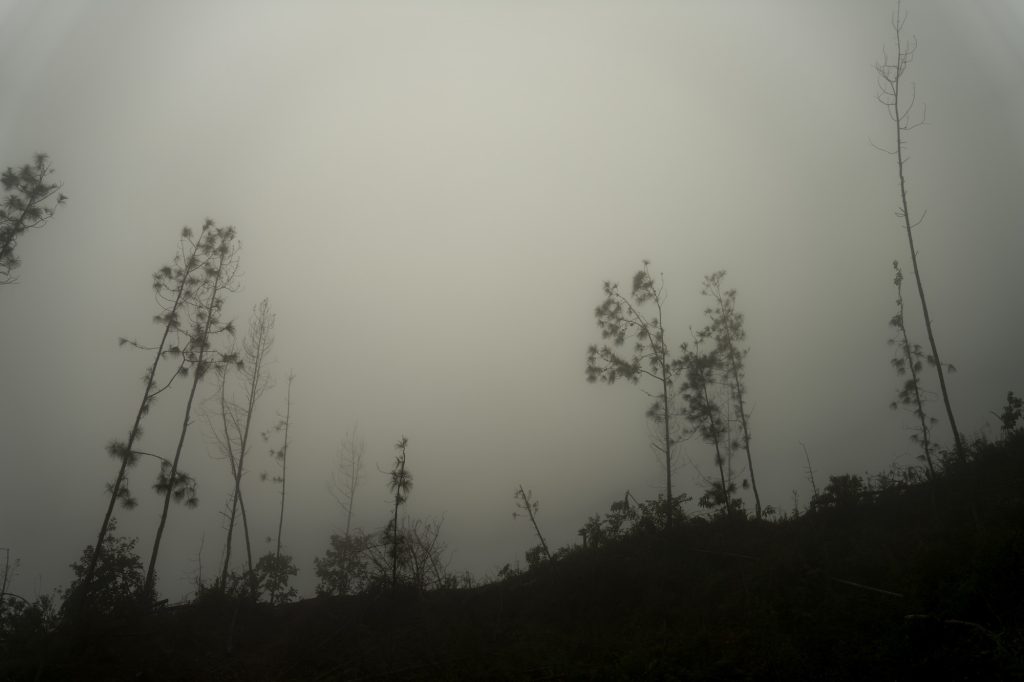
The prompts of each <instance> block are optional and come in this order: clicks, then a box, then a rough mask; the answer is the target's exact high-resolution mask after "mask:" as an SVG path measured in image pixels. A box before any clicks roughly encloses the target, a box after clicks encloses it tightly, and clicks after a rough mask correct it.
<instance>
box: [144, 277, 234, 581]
mask: <svg viewBox="0 0 1024 682" xmlns="http://www.w3.org/2000/svg"><path fill="white" fill-rule="evenodd" d="M221 263H222V265H223V260H222V261H221ZM219 284H220V272H219V271H218V273H217V275H216V276H215V278H214V281H213V286H212V287H211V289H210V301H209V303H208V304H207V306H206V311H207V315H206V323H205V324H204V325H203V335H202V337H201V338H202V341H203V343H202V345H201V346H200V348H199V356H198V357H197V358H196V363H195V369H194V370H193V375H192V389H191V390H190V391H189V393H188V401H187V402H186V403H185V417H184V418H183V419H182V422H181V434H180V435H179V436H178V447H177V448H175V450H174V460H173V461H172V462H171V470H170V474H169V477H168V486H167V492H166V493H165V494H164V504H163V509H162V510H161V512H160V524H159V525H158V526H157V530H156V537H155V538H154V540H153V550H152V552H151V553H150V555H149V567H148V568H147V569H146V583H145V586H144V587H143V595H145V596H147V597H148V596H151V595H153V594H154V583H155V581H156V558H157V555H158V554H159V553H160V541H161V539H162V538H163V534H164V527H165V526H166V525H167V514H168V511H169V509H170V506H171V496H172V495H173V493H174V485H175V483H176V482H177V477H178V463H179V462H180V461H181V451H182V448H183V447H184V446H185V435H186V434H187V433H188V425H189V420H190V419H191V417H192V402H193V401H194V400H195V397H196V389H197V388H198V387H199V382H200V381H202V379H203V375H204V374H205V372H206V368H205V366H204V365H203V361H204V359H205V357H206V350H207V344H208V343H209V334H210V328H211V326H212V325H213V320H214V318H215V317H216V316H215V315H214V307H215V301H216V300H217V294H218V292H219V291H220V287H219Z"/></svg>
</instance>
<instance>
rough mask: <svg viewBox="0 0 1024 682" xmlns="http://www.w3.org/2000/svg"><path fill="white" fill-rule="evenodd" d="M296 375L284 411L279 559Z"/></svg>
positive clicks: (290, 381)
mask: <svg viewBox="0 0 1024 682" xmlns="http://www.w3.org/2000/svg"><path fill="white" fill-rule="evenodd" d="M293 379H295V375H294V374H291V375H289V376H288V398H287V403H286V407H285V411H284V447H282V448H281V514H280V516H279V517H278V519H277V551H276V552H275V554H276V556H277V558H278V559H280V558H281V530H282V529H283V528H284V497H285V482H286V481H287V480H288V426H289V424H290V423H291V419H292V380H293Z"/></svg>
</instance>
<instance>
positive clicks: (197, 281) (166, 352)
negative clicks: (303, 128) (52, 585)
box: [72, 221, 214, 607]
mask: <svg viewBox="0 0 1024 682" xmlns="http://www.w3.org/2000/svg"><path fill="white" fill-rule="evenodd" d="M212 228H213V224H212V223H211V222H210V221H207V222H205V223H204V224H203V226H202V228H201V229H200V231H199V234H198V235H194V234H193V232H192V230H191V228H188V227H185V228H182V230H181V236H180V238H179V240H178V247H177V253H176V254H175V256H174V260H173V261H172V262H171V264H170V265H164V266H163V267H161V268H160V269H158V270H157V271H156V272H154V273H153V285H152V286H153V292H154V296H155V298H156V301H157V306H158V307H159V308H160V313H159V314H158V315H156V316H155V317H154V318H153V321H154V322H156V323H157V324H159V325H160V326H161V328H162V333H161V336H160V342H159V343H158V344H157V345H156V346H154V347H150V346H144V345H143V344H141V343H139V342H138V341H134V340H132V341H129V340H128V339H125V338H121V339H120V340H119V341H120V344H121V345H125V344H127V345H130V346H132V347H133V348H137V349H140V350H144V351H148V352H152V353H153V362H152V363H151V364H150V366H149V367H148V368H147V370H146V373H145V374H144V375H143V383H144V384H145V389H144V390H143V393H142V400H141V401H140V403H139V407H138V409H137V410H136V413H135V420H134V421H133V422H132V427H131V429H129V431H128V438H127V440H126V441H123V442H122V441H117V440H115V441H112V442H111V443H110V444H109V445H108V446H107V452H108V453H109V454H110V455H111V456H112V457H114V458H115V459H117V460H118V461H119V466H118V470H117V475H116V476H115V477H114V481H113V483H110V484H108V485H107V492H108V493H109V495H110V499H109V500H108V502H107V509H106V512H105V513H104V516H103V521H102V523H101V524H100V531H99V535H98V537H97V540H96V543H95V544H94V545H93V546H94V547H99V551H98V552H94V553H93V555H92V557H91V559H90V563H89V566H88V567H87V569H86V573H85V576H84V577H83V579H82V580H81V581H80V592H81V594H79V595H76V596H73V597H72V599H74V600H79V599H81V600H83V603H82V606H86V607H87V599H88V592H89V590H90V585H91V584H92V578H93V574H94V573H95V570H96V563H97V562H98V561H99V559H100V557H101V556H102V554H103V551H104V548H105V547H106V536H107V533H108V531H109V525H110V522H111V519H112V518H113V514H114V507H115V505H116V504H117V503H118V502H120V504H121V506H122V507H124V508H125V509H132V508H134V507H135V505H136V504H137V501H136V499H135V497H134V496H133V495H132V494H131V492H130V490H129V488H128V470H129V469H130V468H131V467H133V466H135V464H137V463H138V460H139V455H140V454H141V453H139V452H137V451H136V450H135V443H136V441H138V440H139V439H140V438H141V437H142V420H143V418H144V417H145V416H146V415H147V414H149V411H150V409H151V408H152V406H153V404H154V402H155V401H156V398H157V396H159V395H160V394H161V393H163V392H164V391H166V390H167V389H168V388H170V386H171V384H172V383H173V382H174V380H175V379H176V378H177V377H179V376H183V375H184V374H186V362H187V356H186V354H185V352H184V351H183V348H182V347H183V346H186V343H185V340H184V339H185V332H184V330H183V329H182V323H183V317H184V316H185V315H186V312H185V311H186V310H187V308H188V307H189V306H190V305H192V304H193V302H194V300H195V297H196V296H197V295H198V293H199V291H200V290H201V289H202V287H203V285H204V282H205V276H204V274H203V273H204V269H205V268H206V267H207V261H208V259H209V258H211V257H212V255H213V249H214V242H213V241H211V239H210V236H209V233H210V230H211V229H212ZM165 358H171V359H173V360H174V361H175V363H176V366H175V367H174V369H173V370H172V371H171V372H170V373H169V374H168V376H167V377H166V381H163V380H161V381H160V382H158V381H157V370H158V368H159V367H160V363H161V361H163V360H164V359H165ZM154 457H156V458H157V459H159V460H161V462H166V460H165V459H164V458H162V457H159V456H156V455H154ZM161 475H163V476H164V477H165V478H166V476H167V472H164V470H163V468H161ZM158 483H159V482H158ZM193 492H194V486H193ZM191 497H194V495H193V496H191Z"/></svg>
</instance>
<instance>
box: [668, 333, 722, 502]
mask: <svg viewBox="0 0 1024 682" xmlns="http://www.w3.org/2000/svg"><path fill="white" fill-rule="evenodd" d="M711 334H712V332H711V328H710V327H706V328H704V329H702V330H701V331H699V332H697V333H696V334H694V338H693V347H692V348H691V347H690V346H689V345H688V344H685V343H684V344H683V345H682V346H681V347H680V349H679V353H680V354H679V359H677V360H676V361H675V365H676V367H677V370H678V372H679V373H680V374H681V375H682V377H683V384H682V387H681V390H680V395H681V396H682V400H683V409H682V414H683V416H684V417H686V419H687V420H688V421H689V422H690V425H691V426H690V431H691V432H692V433H695V434H698V435H700V437H701V438H702V439H703V440H704V442H705V443H708V444H709V445H711V446H713V447H714V450H715V460H714V461H715V467H717V468H718V473H719V480H718V481H716V482H712V481H709V489H708V491H707V493H705V494H704V495H703V496H702V497H701V499H700V505H701V506H702V507H704V508H707V509H711V508H716V507H717V508H719V509H721V513H722V514H723V515H725V516H729V515H730V514H732V513H733V511H735V509H736V505H734V503H733V499H732V498H733V496H734V495H735V492H736V484H735V482H734V481H733V475H732V443H730V442H728V439H729V435H728V426H727V424H726V423H725V422H724V420H723V416H722V409H721V407H720V405H719V402H718V400H717V399H716V397H715V396H714V395H713V392H714V390H715V386H716V384H717V375H718V374H719V373H720V372H721V370H722V360H721V358H722V356H721V355H720V353H719V349H718V348H713V349H712V350H711V351H710V352H703V351H702V349H701V345H702V343H704V342H705V341H707V340H708V339H709V338H710V337H711Z"/></svg>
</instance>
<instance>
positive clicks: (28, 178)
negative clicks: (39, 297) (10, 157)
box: [0, 154, 67, 284]
mask: <svg viewBox="0 0 1024 682" xmlns="http://www.w3.org/2000/svg"><path fill="white" fill-rule="evenodd" d="M52 174H53V166H51V165H50V159H49V157H48V156H47V155H46V154H36V155H35V159H33V161H32V163H31V164H25V165H24V166H22V167H21V168H19V169H14V168H11V167H8V168H7V169H6V170H5V171H4V172H3V174H0V185H2V186H3V190H4V196H3V199H2V200H0V284H10V283H12V282H14V281H16V280H17V277H16V276H15V275H14V271H15V270H16V269H17V268H18V266H19V265H21V261H20V259H19V258H18V257H17V255H15V253H14V249H15V248H16V247H17V245H18V238H19V237H21V235H23V234H24V233H25V232H27V231H29V230H31V229H36V228H41V227H42V226H43V225H45V224H46V223H47V221H48V220H49V219H50V218H52V217H53V215H54V213H55V212H56V210H57V207H58V206H60V205H62V204H63V203H64V202H65V201H67V197H66V196H64V194H62V193H61V192H60V189H61V184H60V183H57V182H48V180H47V179H48V178H49V177H50V175H52ZM55 195H56V196H55ZM51 199H52V201H51Z"/></svg>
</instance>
